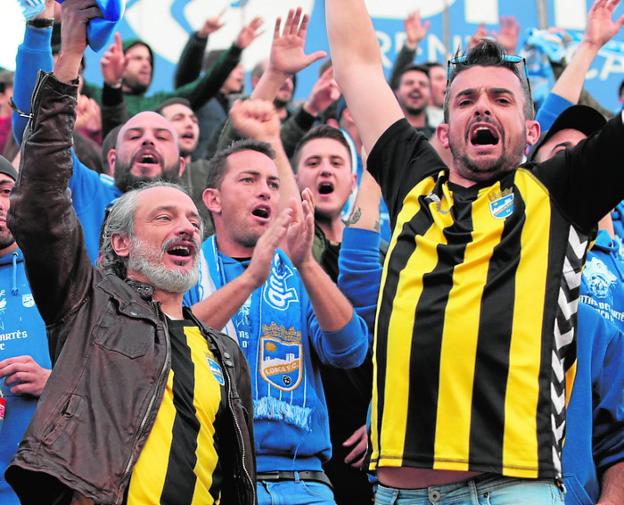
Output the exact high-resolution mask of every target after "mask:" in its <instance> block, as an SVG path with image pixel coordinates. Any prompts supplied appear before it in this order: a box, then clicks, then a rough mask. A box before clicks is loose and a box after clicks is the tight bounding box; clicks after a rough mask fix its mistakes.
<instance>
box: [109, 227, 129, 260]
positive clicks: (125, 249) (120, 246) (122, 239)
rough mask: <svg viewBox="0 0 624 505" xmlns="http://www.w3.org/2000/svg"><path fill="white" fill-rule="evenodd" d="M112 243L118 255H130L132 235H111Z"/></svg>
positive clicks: (125, 256) (123, 256)
mask: <svg viewBox="0 0 624 505" xmlns="http://www.w3.org/2000/svg"><path fill="white" fill-rule="evenodd" d="M111 245H112V246H113V251H115V253H116V254H117V256H120V257H122V258H127V257H128V256H129V255H130V237H128V235H122V234H120V233H116V234H114V235H113V236H112V237H111Z"/></svg>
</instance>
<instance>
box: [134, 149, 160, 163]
mask: <svg viewBox="0 0 624 505" xmlns="http://www.w3.org/2000/svg"><path fill="white" fill-rule="evenodd" d="M134 162H135V163H140V164H142V165H160V164H161V163H160V162H161V158H160V155H159V154H158V153H157V152H156V151H155V150H153V149H143V150H141V151H139V152H138V153H137V154H136V155H135V157H134Z"/></svg>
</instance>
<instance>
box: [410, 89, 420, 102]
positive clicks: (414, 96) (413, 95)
mask: <svg viewBox="0 0 624 505" xmlns="http://www.w3.org/2000/svg"><path fill="white" fill-rule="evenodd" d="M407 96H408V97H409V98H411V99H412V100H420V99H421V98H422V94H421V93H420V92H418V91H412V92H411V93H410V94H409V95H407Z"/></svg>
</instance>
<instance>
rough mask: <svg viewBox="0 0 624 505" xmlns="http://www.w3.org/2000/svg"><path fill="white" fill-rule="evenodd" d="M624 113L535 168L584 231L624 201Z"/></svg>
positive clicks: (566, 215) (561, 206) (561, 205)
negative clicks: (623, 120) (623, 166)
mask: <svg viewBox="0 0 624 505" xmlns="http://www.w3.org/2000/svg"><path fill="white" fill-rule="evenodd" d="M623 158H624V125H623V124H622V116H621V114H619V115H617V116H616V117H614V118H612V119H611V120H609V121H608V122H607V124H606V125H605V126H604V127H603V128H602V129H601V130H600V131H599V132H597V133H595V134H594V135H592V136H591V137H589V138H587V139H585V140H583V141H581V142H580V143H579V144H578V145H577V146H575V147H573V148H571V149H567V150H565V151H563V152H561V153H559V154H558V155H557V156H554V157H553V158H551V159H549V160H547V161H545V162H543V163H540V164H538V165H535V166H533V168H532V169H533V172H534V173H535V175H536V177H537V178H538V179H539V180H540V181H541V182H542V184H544V186H546V188H547V189H548V191H549V192H550V194H551V197H552V198H553V199H554V201H555V202H556V203H557V205H558V206H559V208H560V210H561V212H562V213H563V214H564V216H565V217H566V218H567V219H568V220H569V221H570V222H571V223H572V224H574V225H575V226H577V227H579V228H580V229H581V230H583V231H585V232H589V231H591V230H592V229H593V228H594V227H595V226H596V224H597V223H598V221H599V220H600V219H601V218H602V217H603V216H605V215H606V214H607V213H609V212H611V211H612V210H613V208H614V207H615V206H616V205H617V204H618V203H619V202H620V201H621V200H622V199H623V198H624V170H623V169H622V159H623Z"/></svg>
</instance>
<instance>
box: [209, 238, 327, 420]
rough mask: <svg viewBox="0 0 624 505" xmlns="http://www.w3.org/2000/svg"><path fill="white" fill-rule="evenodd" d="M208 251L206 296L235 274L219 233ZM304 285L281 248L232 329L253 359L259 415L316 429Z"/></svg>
mask: <svg viewBox="0 0 624 505" xmlns="http://www.w3.org/2000/svg"><path fill="white" fill-rule="evenodd" d="M202 253H203V257H204V259H205V262H204V261H202V262H201V267H200V280H199V290H200V296H199V298H200V299H204V298H206V297H207V296H209V295H210V294H211V292H213V291H214V290H217V289H219V288H221V287H223V286H224V285H225V284H226V283H227V282H228V281H231V280H232V279H233V278H234V277H232V278H230V279H228V278H227V270H228V267H227V266H226V265H224V259H225V261H226V262H228V261H230V260H229V258H224V257H223V256H221V255H220V254H219V252H218V250H217V244H216V240H215V237H214V235H213V236H211V237H209V238H208V239H207V240H206V241H205V242H204V244H203V246H202ZM206 273H207V274H208V275H206ZM230 275H231V274H230ZM299 286H300V282H299V276H298V274H297V272H296V269H295V267H294V266H293V264H292V263H291V262H290V260H289V259H288V257H287V256H286V254H285V253H284V252H283V251H280V250H278V251H276V253H275V256H274V258H273V265H272V266H271V272H270V273H269V277H268V278H267V280H266V281H265V283H264V284H263V285H262V286H261V287H260V288H258V289H256V290H255V291H254V292H253V293H252V294H251V296H250V298H249V300H247V302H245V304H243V306H242V307H241V308H240V309H239V310H238V312H237V313H236V314H235V316H234V317H233V318H232V322H231V323H229V324H228V325H227V326H226V331H227V332H228V334H229V335H230V336H231V337H233V338H236V339H237V341H238V343H239V345H240V347H241V349H242V350H243V353H244V354H245V357H246V358H247V362H248V364H249V372H250V375H251V385H252V396H253V402H254V419H256V420H260V419H263V420H271V421H283V422H286V423H289V424H291V425H294V426H297V427H298V428H300V429H303V430H306V431H310V430H311V414H312V409H313V408H314V403H315V402H313V401H311V399H310V398H308V395H307V394H306V392H307V389H308V384H307V374H306V370H305V367H306V366H310V364H311V363H310V357H309V356H308V354H309V352H310V347H309V340H308V335H307V329H305V328H304V329H302V328H301V325H302V319H303V318H302V311H303V309H302V304H301V302H302V300H301V299H300V298H301V296H300V293H299V290H298V287H299ZM233 329H235V334H234V335H233V334H232V333H233V331H232V330H233Z"/></svg>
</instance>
